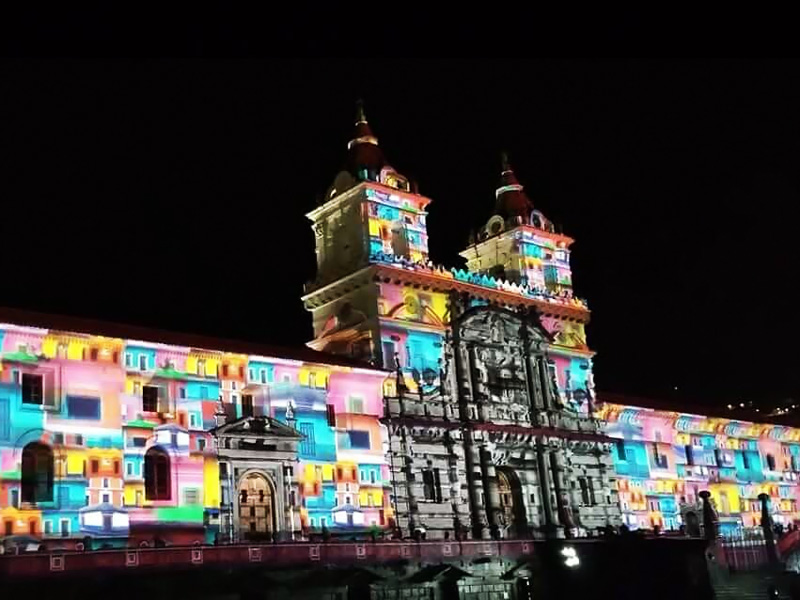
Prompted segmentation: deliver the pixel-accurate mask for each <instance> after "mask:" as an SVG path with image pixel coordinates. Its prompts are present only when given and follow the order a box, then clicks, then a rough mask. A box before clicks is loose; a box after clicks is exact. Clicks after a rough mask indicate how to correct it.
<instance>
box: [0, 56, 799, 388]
mask: <svg viewBox="0 0 800 600" xmlns="http://www.w3.org/2000/svg"><path fill="white" fill-rule="evenodd" d="M798 66H799V64H798V63H797V62H788V61H769V62H767V61H683V62H667V61H509V60H504V61H485V62H477V61H460V62H450V61H436V60H426V61H405V62H404V61H391V60H383V61H374V62H373V61H362V62H352V61H348V62H344V61H300V60H296V61H285V62H271V61H260V60H235V61H234V60H224V61H222V60H220V61H207V60H204V61H200V60H194V61H189V60H173V61H119V60H117V61H105V62H100V61H66V60H62V61H29V60H23V61H15V62H5V63H2V66H1V67H0V76H1V79H0V165H1V166H0V174H1V179H0V193H1V194H2V195H1V196H0V244H2V245H1V246H0V248H2V253H3V259H2V260H1V261H0V269H2V272H3V276H2V277H0V290H2V294H1V296H0V305H6V306H14V307H20V308H29V309H36V310H45V311H54V312H60V313H67V314H74V315H78V316H87V317H96V318H103V319H110V320H116V321H123V322H131V323H134V324H142V325H152V326H158V327H163V328H170V329H176V330H186V331H194V332H198V333H205V334H210V335H223V336H227V337H233V338H242V339H247V340H256V341H263V342H272V343H278V344H290V345H296V344H302V343H304V342H305V341H307V340H308V339H309V338H310V336H311V328H310V319H309V317H308V315H307V314H306V313H305V311H304V310H303V307H302V305H301V302H300V300H299V296H300V295H301V293H302V285H303V282H304V281H306V280H308V279H310V278H311V277H313V274H314V250H313V235H312V233H311V230H310V227H309V225H308V222H307V220H306V219H305V217H304V214H305V213H306V212H307V211H308V210H310V209H311V208H312V207H313V206H314V205H315V201H316V198H317V197H318V196H319V195H321V194H322V193H323V192H324V190H325V188H326V187H327V186H328V185H329V184H330V183H331V182H332V180H333V177H334V176H335V174H336V172H337V171H338V170H339V168H340V167H341V166H342V164H343V161H344V157H345V145H346V142H347V140H348V139H349V136H350V133H351V129H352V121H353V114H354V102H355V100H356V98H358V97H363V98H364V99H365V102H366V108H367V115H368V117H369V120H370V123H371V125H372V127H373V130H374V131H375V132H376V134H377V136H378V137H379V139H380V143H381V145H382V147H383V148H384V151H385V152H386V154H387V156H388V158H389V160H390V162H391V163H392V164H393V166H395V168H397V169H398V170H399V171H401V172H403V173H406V174H407V175H409V176H411V177H412V178H414V179H416V180H417V181H418V183H419V188H420V191H421V192H422V193H423V194H425V195H427V196H429V197H431V198H432V199H433V202H432V204H431V206H430V217H429V233H430V250H431V255H432V258H433V259H434V260H435V262H438V263H444V264H446V265H454V264H461V263H460V262H459V260H458V255H457V252H458V251H459V250H460V249H461V248H462V247H463V246H464V244H465V243H466V241H467V238H468V235H469V232H470V230H471V229H473V228H476V227H478V226H480V225H481V224H482V223H483V222H484V221H485V220H486V218H487V217H488V216H489V214H490V210H491V207H492V203H493V199H494V187H495V185H496V182H497V179H498V176H499V155H500V152H501V151H502V150H507V151H508V152H509V154H510V156H511V162H512V164H513V166H514V168H515V170H516V172H517V175H518V177H519V178H520V180H521V181H522V183H523V184H525V185H526V189H527V191H528V192H529V195H530V196H531V198H532V199H533V201H534V204H535V205H536V206H537V207H538V208H539V209H541V210H542V211H543V212H544V213H545V214H546V215H547V216H549V217H550V218H551V219H552V220H554V221H556V222H558V223H560V224H561V225H562V226H563V228H564V231H565V232H566V233H568V234H570V235H572V236H573V237H575V238H576V239H577V242H576V244H575V246H574V247H573V250H574V251H573V255H572V259H573V269H574V281H575V286H576V290H577V293H578V294H579V295H581V296H583V297H586V298H587V299H588V300H589V304H590V308H591V309H592V310H593V318H592V324H591V326H590V329H589V336H590V337H589V339H590V345H591V346H592V347H593V348H594V349H595V350H596V351H597V352H598V356H597V359H596V365H597V371H596V379H597V382H598V385H599V387H600V388H601V389H605V390H612V391H618V392H627V393H637V394H642V395H664V394H673V395H677V396H680V397H681V398H699V399H700V401H701V402H719V401H729V400H738V399H753V400H761V401H772V400H775V399H782V398H786V397H790V396H794V397H797V395H798V392H799V391H800V390H798V383H797V376H796V374H795V371H796V367H795V361H796V360H797V357H798V352H797V348H796V344H797V341H796V340H797V336H798V330H800V317H798V309H797V301H796V299H795V296H794V289H793V288H794V284H795V282H796V280H797V275H796V273H797V258H798V252H797V250H796V239H797V235H796V233H795V223H796V220H795V218H794V217H795V212H796V206H797V204H798V195H799V193H800V191H799V190H800V186H799V185H798V183H799V182H798V164H800V115H799V114H798V108H797V107H798V106H800V83H798V82H799V81H800V78H799V77H798V75H799V74H800V73H799V69H798ZM675 387H677V388H678V391H677V392H675V391H674V388H675Z"/></svg>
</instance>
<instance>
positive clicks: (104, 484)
mask: <svg viewBox="0 0 800 600" xmlns="http://www.w3.org/2000/svg"><path fill="white" fill-rule="evenodd" d="M108 483H109V481H108V477H103V487H104V488H107V487H108Z"/></svg>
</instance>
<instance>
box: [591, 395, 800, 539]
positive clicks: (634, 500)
mask: <svg viewBox="0 0 800 600" xmlns="http://www.w3.org/2000/svg"><path fill="white" fill-rule="evenodd" d="M598 416H599V417H600V418H602V419H603V420H604V421H606V425H605V428H606V433H607V434H608V435H609V436H611V437H614V438H616V439H617V440H618V441H617V443H616V445H615V448H614V451H613V453H612V457H613V467H614V471H615V473H616V478H617V483H616V485H617V493H618V495H619V500H620V507H621V510H622V515H623V519H624V521H625V523H626V524H627V525H628V526H629V527H632V528H652V527H653V526H656V525H657V526H659V527H661V528H662V529H667V530H677V529H679V528H680V526H681V525H682V524H683V522H684V515H685V513H686V512H687V511H690V510H696V508H697V506H698V503H699V502H700V500H699V498H698V494H699V492H701V491H703V490H708V491H709V492H710V493H711V499H712V502H713V504H714V506H715V508H716V510H717V513H718V514H719V519H720V527H721V529H722V530H723V531H726V530H731V529H736V528H738V527H752V526H756V525H759V524H760V518H761V513H760V510H761V505H760V502H759V500H758V495H759V494H761V493H766V494H768V495H769V497H770V511H771V514H772V518H773V520H774V521H775V522H776V523H782V524H784V525H787V524H789V523H792V522H794V521H795V520H798V519H800V513H798V508H797V505H798V492H800V489H798V474H799V473H800V429H793V428H789V427H784V426H780V425H767V424H756V423H749V422H744V421H737V420H733V419H724V418H713V417H705V416H700V415H692V414H686V413H678V412H669V411H657V410H651V409H646V408H640V407H635V406H627V405H621V404H612V403H605V404H603V405H602V407H600V410H599V413H598Z"/></svg>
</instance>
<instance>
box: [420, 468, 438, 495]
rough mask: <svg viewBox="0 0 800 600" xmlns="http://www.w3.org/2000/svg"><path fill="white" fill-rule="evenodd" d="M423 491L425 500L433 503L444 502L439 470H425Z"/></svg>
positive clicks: (423, 473)
mask: <svg viewBox="0 0 800 600" xmlns="http://www.w3.org/2000/svg"><path fill="white" fill-rule="evenodd" d="M422 491H423V494H424V497H425V500H429V501H431V502H441V501H442V486H441V482H440V481H439V469H423V471H422Z"/></svg>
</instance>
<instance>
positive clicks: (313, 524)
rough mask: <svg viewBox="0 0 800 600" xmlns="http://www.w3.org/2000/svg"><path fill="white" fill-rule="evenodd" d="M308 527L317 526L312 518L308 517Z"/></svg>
mask: <svg viewBox="0 0 800 600" xmlns="http://www.w3.org/2000/svg"><path fill="white" fill-rule="evenodd" d="M308 526H309V527H316V526H317V524H316V522H315V521H314V517H309V518H308Z"/></svg>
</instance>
